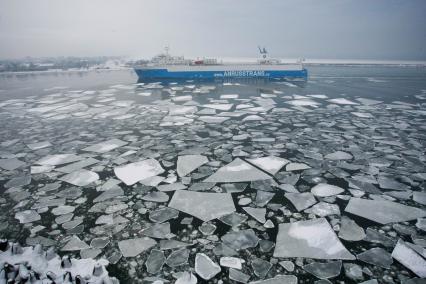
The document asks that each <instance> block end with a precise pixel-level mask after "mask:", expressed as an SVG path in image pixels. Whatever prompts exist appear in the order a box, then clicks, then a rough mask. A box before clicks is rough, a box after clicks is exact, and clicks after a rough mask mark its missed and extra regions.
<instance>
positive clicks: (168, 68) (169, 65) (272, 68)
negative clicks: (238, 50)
mask: <svg viewBox="0 0 426 284" xmlns="http://www.w3.org/2000/svg"><path fill="white" fill-rule="evenodd" d="M168 51H169V49H168V47H166V48H165V52H164V53H162V54H159V55H157V56H155V57H153V58H152V59H151V61H148V62H146V63H144V64H141V65H137V66H135V67H134V69H135V72H136V74H137V75H138V77H139V80H150V79H184V80H185V79H227V78H274V79H278V78H306V77H307V76H308V71H307V70H306V69H305V68H304V66H303V61H302V60H300V61H298V62H297V63H294V64H287V63H282V62H281V61H280V60H279V59H273V58H268V56H267V55H268V52H267V51H266V49H265V48H260V47H259V51H260V54H261V55H262V58H261V59H259V60H258V61H257V62H252V63H249V62H247V63H222V62H219V61H218V60H217V59H213V58H203V59H197V60H191V59H185V58H184V57H183V56H171V55H169V52H168Z"/></svg>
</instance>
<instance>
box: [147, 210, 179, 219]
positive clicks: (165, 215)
mask: <svg viewBox="0 0 426 284" xmlns="http://www.w3.org/2000/svg"><path fill="white" fill-rule="evenodd" d="M178 216H179V211H178V210H176V209H173V208H169V207H165V208H160V209H158V210H155V211H150V212H149V219H150V220H151V221H153V222H156V223H163V222H166V221H168V220H170V219H176V218H177V217H178Z"/></svg>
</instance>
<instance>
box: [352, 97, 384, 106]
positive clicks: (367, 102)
mask: <svg viewBox="0 0 426 284" xmlns="http://www.w3.org/2000/svg"><path fill="white" fill-rule="evenodd" d="M355 100H357V101H359V102H360V103H361V104H363V105H367V106H370V105H377V104H381V103H383V102H382V101H377V100H372V99H365V98H357V99H355Z"/></svg>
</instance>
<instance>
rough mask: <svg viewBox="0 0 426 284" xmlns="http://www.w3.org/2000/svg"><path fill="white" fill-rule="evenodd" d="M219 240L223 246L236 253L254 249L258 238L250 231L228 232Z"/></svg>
mask: <svg viewBox="0 0 426 284" xmlns="http://www.w3.org/2000/svg"><path fill="white" fill-rule="evenodd" d="M221 239H222V242H223V243H224V244H225V245H227V246H228V247H230V248H232V249H235V250H237V251H239V250H242V249H247V248H254V247H256V246H257V244H258V243H259V238H258V237H257V236H256V234H255V233H254V231H253V230H252V229H248V230H241V231H237V232H228V233H226V234H225V235H223V236H222V238H221Z"/></svg>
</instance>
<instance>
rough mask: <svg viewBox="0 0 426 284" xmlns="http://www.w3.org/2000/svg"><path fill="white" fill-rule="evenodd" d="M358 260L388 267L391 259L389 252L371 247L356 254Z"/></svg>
mask: <svg viewBox="0 0 426 284" xmlns="http://www.w3.org/2000/svg"><path fill="white" fill-rule="evenodd" d="M356 257H357V258H358V259H359V260H361V261H364V262H366V263H369V264H373V265H377V266H380V267H383V268H387V269H389V268H390V266H391V264H392V263H393V261H392V256H391V254H390V253H388V252H387V251H385V250H384V249H382V248H372V249H369V250H367V251H365V252H362V253H360V254H358V255H357V256H356Z"/></svg>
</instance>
